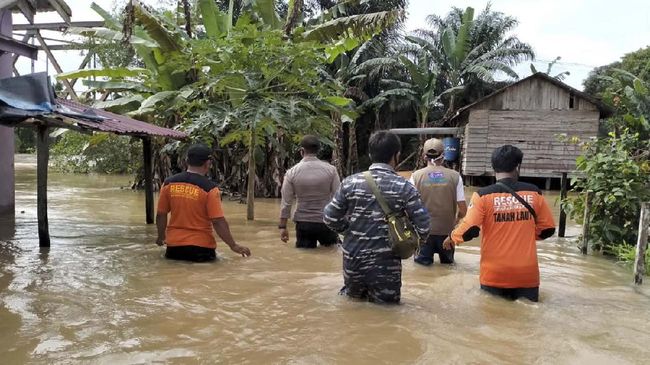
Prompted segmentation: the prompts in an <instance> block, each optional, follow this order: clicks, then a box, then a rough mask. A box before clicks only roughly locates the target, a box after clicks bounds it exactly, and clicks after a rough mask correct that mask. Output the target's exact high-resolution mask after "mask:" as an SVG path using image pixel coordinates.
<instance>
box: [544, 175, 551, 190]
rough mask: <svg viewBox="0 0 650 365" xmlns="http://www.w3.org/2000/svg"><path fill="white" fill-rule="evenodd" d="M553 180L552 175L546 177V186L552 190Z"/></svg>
mask: <svg viewBox="0 0 650 365" xmlns="http://www.w3.org/2000/svg"><path fill="white" fill-rule="evenodd" d="M552 181H553V180H552V179H551V178H550V177H547V178H546V185H545V186H544V187H545V188H546V189H545V190H551V182H552Z"/></svg>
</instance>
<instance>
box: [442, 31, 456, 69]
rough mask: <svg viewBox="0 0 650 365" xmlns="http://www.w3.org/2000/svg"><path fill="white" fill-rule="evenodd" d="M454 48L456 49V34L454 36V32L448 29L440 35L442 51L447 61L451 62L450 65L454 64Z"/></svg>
mask: <svg viewBox="0 0 650 365" xmlns="http://www.w3.org/2000/svg"><path fill="white" fill-rule="evenodd" d="M455 47H456V34H454V30H453V29H452V28H451V27H448V28H447V29H445V31H444V32H443V33H442V49H443V51H444V52H445V55H446V56H447V57H448V59H449V60H451V61H452V64H454V62H455V60H454V53H455ZM454 65H455V64H454Z"/></svg>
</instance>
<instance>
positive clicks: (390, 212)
mask: <svg viewBox="0 0 650 365" xmlns="http://www.w3.org/2000/svg"><path fill="white" fill-rule="evenodd" d="M363 177H365V178H366V182H368V185H369V186H370V190H371V191H372V194H373V195H374V196H375V198H376V199H377V203H379V206H380V207H381V209H382V210H383V211H384V214H386V215H387V216H391V215H393V210H392V209H390V207H389V206H388V202H387V201H386V199H385V198H384V196H383V195H382V194H381V191H379V187H378V186H377V183H376V182H375V179H374V178H373V177H372V175H371V174H370V171H366V172H364V173H363Z"/></svg>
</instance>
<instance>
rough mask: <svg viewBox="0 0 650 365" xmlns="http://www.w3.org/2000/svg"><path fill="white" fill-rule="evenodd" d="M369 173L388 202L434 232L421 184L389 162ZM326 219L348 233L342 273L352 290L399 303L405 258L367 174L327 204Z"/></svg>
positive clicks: (357, 294)
mask: <svg viewBox="0 0 650 365" xmlns="http://www.w3.org/2000/svg"><path fill="white" fill-rule="evenodd" d="M370 172H371V174H372V176H373V177H374V178H375V181H376V182H377V185H378V186H379V189H380V191H381V192H382V194H383V196H384V198H385V199H386V201H387V202H388V205H389V206H390V207H391V208H392V209H393V210H394V211H396V212H400V211H405V212H406V214H407V215H408V216H409V217H410V219H411V221H412V222H413V224H414V226H415V229H416V230H417V231H418V233H420V235H422V236H423V237H424V236H426V235H427V234H428V233H429V223H430V219H429V214H428V212H427V210H426V209H425V208H424V205H423V203H422V201H421V200H420V194H419V193H418V191H417V189H416V188H415V187H414V186H413V185H412V184H410V183H409V182H408V181H406V180H405V179H404V178H402V177H401V176H399V175H398V174H397V173H395V170H393V168H392V167H391V166H389V165H387V164H380V163H378V164H373V165H372V166H370ZM324 213H325V214H324V221H325V224H326V225H327V226H328V227H330V229H332V230H333V231H335V232H337V233H341V234H343V235H344V240H343V276H344V279H345V286H346V288H345V289H346V291H347V294H348V295H350V296H352V297H359V298H368V299H370V300H371V301H377V302H398V301H399V296H400V287H401V271H402V265H401V260H400V259H399V258H398V257H397V256H395V255H394V254H393V253H392V250H391V244H390V242H389V240H388V224H387V223H386V219H385V215H384V212H383V211H382V209H381V207H380V206H379V203H377V199H376V198H375V196H374V194H373V193H372V191H371V190H370V187H369V186H368V183H367V182H366V179H365V177H364V176H363V174H362V173H360V174H356V175H352V176H350V177H348V178H346V179H345V180H344V181H343V183H342V184H341V186H340V188H339V189H338V191H337V192H336V194H335V195H334V198H333V199H332V201H331V202H330V203H329V204H328V205H327V206H326V207H325V212H324Z"/></svg>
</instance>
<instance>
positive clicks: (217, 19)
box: [198, 0, 233, 38]
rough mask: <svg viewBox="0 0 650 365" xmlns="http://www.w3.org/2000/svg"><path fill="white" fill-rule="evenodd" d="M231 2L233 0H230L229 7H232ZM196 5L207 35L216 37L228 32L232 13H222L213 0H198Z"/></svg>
mask: <svg viewBox="0 0 650 365" xmlns="http://www.w3.org/2000/svg"><path fill="white" fill-rule="evenodd" d="M232 3H233V0H230V4H229V9H232ZM198 6H199V11H200V12H201V17H202V18H203V25H204V26H205V32H206V33H207V34H208V37H210V38H217V37H219V36H221V35H222V34H226V33H228V32H230V29H231V28H232V13H230V14H224V13H223V12H222V11H221V10H219V8H218V7H217V3H216V2H215V1H214V0H199V1H198ZM229 15H230V16H229Z"/></svg>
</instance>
